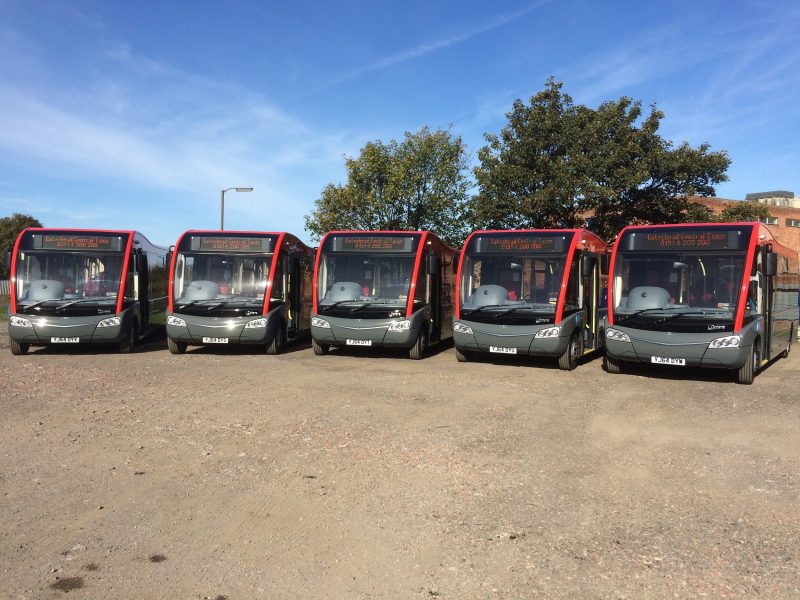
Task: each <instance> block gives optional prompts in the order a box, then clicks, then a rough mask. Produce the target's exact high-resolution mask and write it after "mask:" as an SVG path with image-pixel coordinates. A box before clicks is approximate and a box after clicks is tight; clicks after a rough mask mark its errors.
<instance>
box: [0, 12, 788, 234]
mask: <svg viewBox="0 0 800 600" xmlns="http://www.w3.org/2000/svg"><path fill="white" fill-rule="evenodd" d="M799 31H800V4H798V3H797V2H795V1H780V0H778V1H769V2H737V1H716V0H714V1H697V0H695V1H692V2H683V1H675V2H640V1H637V2H597V1H596V0H594V1H592V0H572V1H571V0H560V1H556V0H553V1H546V0H539V1H534V2H509V1H503V0H498V1H495V2H480V1H473V0H459V1H450V0H448V1H442V2H430V0H428V1H425V2H423V1H414V0H406V1H404V2H389V1H381V0H372V1H366V0H364V1H355V0H353V1H342V2H330V1H327V2H326V1H318V2H312V1H304V2H274V1H269V2H267V1H264V2H216V3H211V2H188V1H172V2H163V3H154V2H153V3H146V2H120V1H116V2H114V1H110V2H109V1H88V0H73V1H70V2H63V1H57V2H51V1H47V0H43V1H37V2H30V1H28V0H0V216H4V215H10V214H11V213H13V212H24V213H29V214H33V215H34V216H36V217H38V218H39V219H40V220H41V221H42V222H44V224H45V225H47V226H65V227H98V228H136V229H139V230H141V231H143V232H144V233H145V234H146V235H147V236H148V237H149V238H150V239H151V240H152V241H154V242H157V243H162V244H170V243H174V241H175V240H176V239H177V237H178V235H179V234H180V233H181V232H182V231H184V230H185V229H189V228H216V227H218V226H219V192H220V190H221V189H222V188H227V187H231V186H253V187H254V188H255V189H254V191H253V192H252V193H250V194H237V193H235V192H228V193H227V194H226V197H225V204H226V211H225V225H226V228H227V229H265V230H288V231H292V232H294V233H296V234H298V235H299V236H300V237H301V238H302V239H305V240H309V235H308V234H307V233H306V232H305V231H304V230H303V215H305V214H307V213H308V212H309V211H310V210H311V209H312V208H313V204H314V200H315V199H317V198H318V197H319V193H320V191H321V190H322V188H323V187H324V186H325V185H326V184H327V183H330V182H333V183H341V182H343V180H344V178H345V172H344V162H343V156H345V155H350V156H352V155H355V154H357V153H358V150H359V148H360V147H361V146H363V144H364V143H365V142H367V141H369V140H374V139H382V140H384V141H388V140H390V139H392V138H396V139H399V138H401V137H402V135H403V132H404V131H417V130H418V129H419V128H420V127H422V126H424V125H429V126H431V127H434V128H435V127H448V126H451V127H452V131H453V133H454V134H456V135H459V136H461V137H462V138H463V139H464V141H465V142H466V143H467V145H468V147H469V150H470V153H471V155H472V160H473V161H474V160H475V155H476V154H477V150H478V149H479V148H480V147H481V146H482V145H483V144H484V140H483V135H484V133H487V132H491V133H496V132H498V131H499V130H500V129H501V128H502V127H503V125H504V124H505V116H504V115H505V113H506V112H507V111H508V110H509V109H510V108H511V104H512V102H513V100H514V99H515V98H522V99H524V100H526V101H527V100H528V99H529V98H530V97H531V96H532V95H533V94H535V93H536V92H537V91H539V90H540V89H541V88H542V87H543V85H544V82H545V80H546V79H547V77H548V76H550V75H553V76H554V77H555V78H556V79H558V80H561V81H563V82H564V84H565V87H564V89H565V91H566V92H567V93H569V94H570V95H571V96H572V97H573V99H574V100H575V102H577V103H582V104H587V105H589V106H597V105H598V104H599V103H601V102H603V101H604V100H609V99H616V98H619V97H620V96H623V95H624V96H630V97H632V98H634V99H638V100H641V101H642V102H643V104H644V105H646V106H647V105H650V104H653V103H655V104H657V105H658V107H659V108H660V109H661V110H663V111H664V112H665V113H666V118H665V119H664V121H663V122H662V133H663V135H665V136H666V137H667V138H669V139H671V140H673V141H674V142H675V143H680V142H682V141H684V140H686V141H688V142H689V143H691V144H692V145H695V146H696V145H698V144H700V143H703V142H709V143H710V144H711V147H712V149H714V150H721V149H725V150H727V151H728V152H729V154H730V156H731V158H732V160H733V164H732V165H731V168H730V169H729V172H728V174H729V176H730V181H729V182H727V183H725V184H722V185H721V186H719V187H718V189H717V193H718V195H719V196H722V197H727V198H743V197H744V195H745V194H746V193H748V192H756V191H765V190H773V189H785V190H791V191H794V192H795V193H796V194H800V168H798V166H799V165H800V143H799V141H798V133H799V130H800V127H798V126H799V125H800V85H799V84H800V39H798V32H799Z"/></svg>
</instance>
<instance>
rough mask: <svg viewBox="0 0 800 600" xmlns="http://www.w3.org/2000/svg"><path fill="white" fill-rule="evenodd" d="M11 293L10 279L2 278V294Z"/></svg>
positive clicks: (0, 285) (0, 283)
mask: <svg viewBox="0 0 800 600" xmlns="http://www.w3.org/2000/svg"><path fill="white" fill-rule="evenodd" d="M10 295H11V282H10V281H9V280H8V279H0V296H10Z"/></svg>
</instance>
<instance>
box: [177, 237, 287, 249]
mask: <svg viewBox="0 0 800 600" xmlns="http://www.w3.org/2000/svg"><path fill="white" fill-rule="evenodd" d="M191 249H192V250H205V251H211V252H271V251H272V238H265V237H233V236H231V237H207V236H203V237H199V236H198V237H192V243H191Z"/></svg>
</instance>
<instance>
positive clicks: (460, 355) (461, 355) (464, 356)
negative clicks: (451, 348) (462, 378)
mask: <svg viewBox="0 0 800 600" xmlns="http://www.w3.org/2000/svg"><path fill="white" fill-rule="evenodd" d="M456 360H457V361H458V362H469V361H471V360H472V352H470V351H469V350H461V349H460V348H459V347H458V346H456Z"/></svg>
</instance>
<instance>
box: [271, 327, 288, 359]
mask: <svg viewBox="0 0 800 600" xmlns="http://www.w3.org/2000/svg"><path fill="white" fill-rule="evenodd" d="M285 345H286V326H285V325H284V324H283V323H278V329H277V331H275V336H274V337H273V338H272V341H271V342H270V343H269V346H267V354H272V355H275V354H280V353H281V352H283V347H284V346H285Z"/></svg>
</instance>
